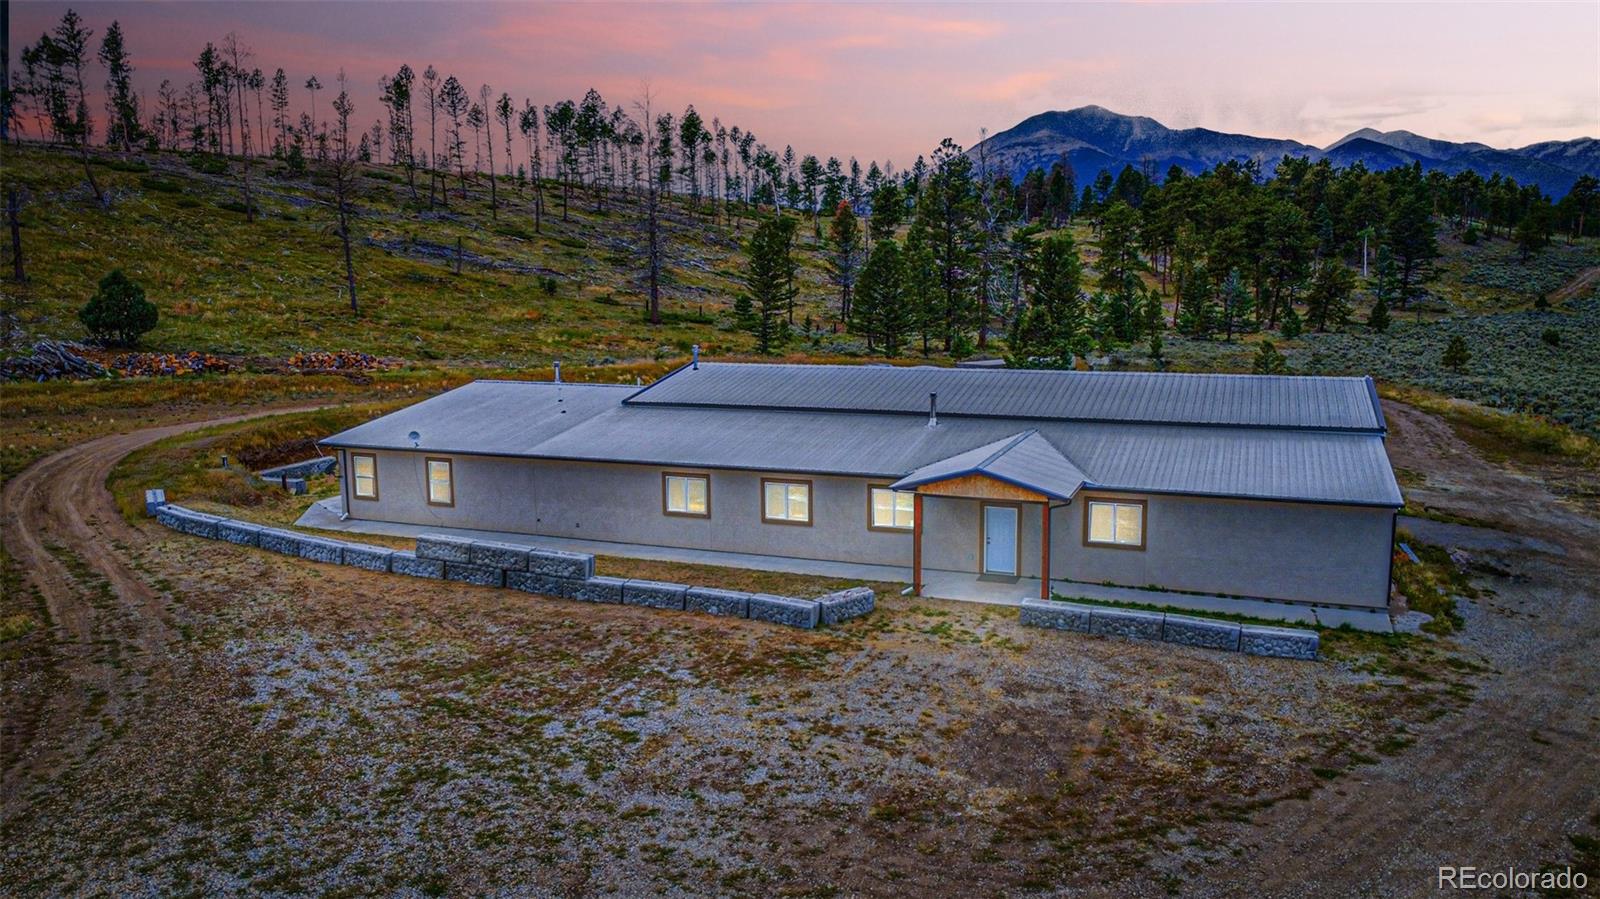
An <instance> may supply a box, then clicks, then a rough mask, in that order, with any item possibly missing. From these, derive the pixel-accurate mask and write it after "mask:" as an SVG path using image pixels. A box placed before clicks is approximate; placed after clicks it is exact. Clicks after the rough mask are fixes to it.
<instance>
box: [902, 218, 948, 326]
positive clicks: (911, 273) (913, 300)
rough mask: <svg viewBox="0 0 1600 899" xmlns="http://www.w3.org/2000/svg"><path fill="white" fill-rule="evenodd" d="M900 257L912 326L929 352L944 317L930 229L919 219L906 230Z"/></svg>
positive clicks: (908, 313) (907, 308)
mask: <svg viewBox="0 0 1600 899" xmlns="http://www.w3.org/2000/svg"><path fill="white" fill-rule="evenodd" d="M901 261H902V267H903V270H904V279H905V297H906V311H907V315H908V316H909V318H910V327H911V330H912V331H914V332H915V333H916V335H917V336H918V338H920V340H921V342H922V355H924V356H927V355H928V354H929V352H930V351H931V350H932V341H933V339H934V338H935V337H936V336H937V335H938V333H939V327H940V324H941V323H942V321H943V318H942V316H941V315H940V312H939V310H940V302H939V301H940V296H941V294H940V290H939V266H938V262H937V260H936V259H935V257H934V254H933V249H932V248H931V247H929V246H928V235H927V232H926V230H925V229H924V228H923V227H922V225H921V224H920V223H917V222H913V224H912V225H911V230H910V231H908V232H906V246H905V252H903V253H902V254H901Z"/></svg>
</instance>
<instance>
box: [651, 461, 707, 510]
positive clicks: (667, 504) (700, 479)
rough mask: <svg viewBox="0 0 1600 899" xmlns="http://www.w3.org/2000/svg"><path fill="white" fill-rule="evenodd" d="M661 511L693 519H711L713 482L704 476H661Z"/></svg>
mask: <svg viewBox="0 0 1600 899" xmlns="http://www.w3.org/2000/svg"><path fill="white" fill-rule="evenodd" d="M661 511H662V512H664V513H666V514H668V515H686V516H689V517H691V518H710V517H711V480H710V478H707V477H706V476H705V475H703V474H677V473H674V472H670V471H669V472H664V473H663V474H662V475H661Z"/></svg>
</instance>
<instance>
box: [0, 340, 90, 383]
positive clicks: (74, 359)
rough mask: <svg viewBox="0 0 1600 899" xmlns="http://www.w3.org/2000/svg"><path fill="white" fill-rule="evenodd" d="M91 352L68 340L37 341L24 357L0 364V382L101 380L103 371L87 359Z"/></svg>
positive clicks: (3, 361) (2, 361)
mask: <svg viewBox="0 0 1600 899" xmlns="http://www.w3.org/2000/svg"><path fill="white" fill-rule="evenodd" d="M91 352H93V351H92V350H90V349H89V348H88V347H86V346H84V345H83V344H81V343H76V342H74V341H70V340H41V341H39V342H37V343H35V344H34V345H33V352H32V353H31V354H29V355H27V356H14V357H12V358H10V359H3V360H0V378H4V379H5V380H7V381H21V380H24V379H26V380H29V381H49V380H53V379H56V378H72V379H78V378H103V377H105V376H106V374H107V372H106V368H105V366H103V365H101V364H100V363H98V362H95V361H93V360H91V359H89V358H87V356H88V355H89V354H90V353H91Z"/></svg>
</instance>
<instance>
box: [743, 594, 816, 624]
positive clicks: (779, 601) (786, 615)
mask: <svg viewBox="0 0 1600 899" xmlns="http://www.w3.org/2000/svg"><path fill="white" fill-rule="evenodd" d="M819 610H820V607H819V606H818V605H817V603H816V601H815V600H810V599H796V598H794V597H793V596H774V595H772V594H770V593H752V594H750V605H749V612H748V615H749V618H750V620H752V621H770V622H772V623H773V624H782V625H787V626H789V627H806V628H811V627H816V626H817V618H818V614H819Z"/></svg>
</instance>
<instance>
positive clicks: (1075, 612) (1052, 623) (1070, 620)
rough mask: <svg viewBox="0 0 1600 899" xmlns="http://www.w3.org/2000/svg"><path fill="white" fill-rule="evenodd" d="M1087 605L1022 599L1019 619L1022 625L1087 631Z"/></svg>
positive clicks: (1090, 609)
mask: <svg viewBox="0 0 1600 899" xmlns="http://www.w3.org/2000/svg"><path fill="white" fill-rule="evenodd" d="M1093 611H1094V609H1092V608H1091V607H1089V606H1084V605H1079V604H1077V603H1075V602H1056V601H1055V600H1045V599H1024V600H1023V601H1022V612H1021V614H1020V616H1019V617H1020V620H1021V623H1022V625H1023V626H1024V627H1048V628H1052V629H1054V630H1058V631H1077V632H1078V633H1081V634H1087V633H1088V632H1089V615H1090V613H1091V612H1093Z"/></svg>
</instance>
